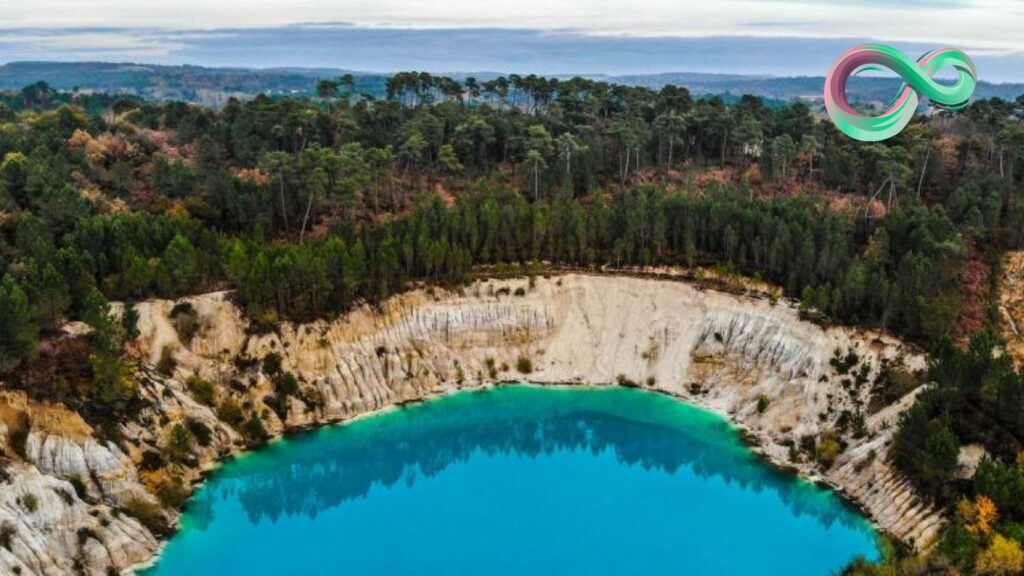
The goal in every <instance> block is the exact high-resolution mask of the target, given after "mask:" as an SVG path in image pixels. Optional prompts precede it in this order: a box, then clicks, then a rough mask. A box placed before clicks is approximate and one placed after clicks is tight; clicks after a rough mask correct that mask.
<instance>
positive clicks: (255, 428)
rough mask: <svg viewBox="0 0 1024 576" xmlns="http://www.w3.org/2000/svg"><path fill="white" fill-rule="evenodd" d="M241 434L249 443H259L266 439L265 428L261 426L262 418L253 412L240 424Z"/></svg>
mask: <svg viewBox="0 0 1024 576" xmlns="http://www.w3.org/2000/svg"><path fill="white" fill-rule="evenodd" d="M242 436H245V439H246V441H248V442H249V444H250V445H259V444H262V443H264V442H266V441H267V429H266V428H264V427H263V418H261V417H260V415H259V414H253V415H252V417H251V418H249V419H248V420H246V421H245V425H243V426H242Z"/></svg>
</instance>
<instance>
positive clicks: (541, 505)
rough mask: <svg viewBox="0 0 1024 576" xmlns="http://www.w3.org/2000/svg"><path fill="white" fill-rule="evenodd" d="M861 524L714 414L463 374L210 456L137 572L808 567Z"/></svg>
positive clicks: (851, 550)
mask: <svg viewBox="0 0 1024 576" xmlns="http://www.w3.org/2000/svg"><path fill="white" fill-rule="evenodd" d="M858 555H862V556H865V557H867V558H869V559H876V558H877V556H878V549H877V547H876V534H875V532H874V531H873V530H872V528H871V527H870V525H869V524H868V522H867V521H866V520H865V519H864V518H863V517H861V516H859V515H858V514H856V513H855V512H853V511H851V510H850V509H849V508H847V507H846V506H844V505H843V503H842V502H840V500H839V499H838V498H837V497H836V496H835V495H834V494H832V493H831V492H829V491H827V490H824V489H821V488H819V487H817V486H814V485H813V484H810V483H808V482H805V481H801V480H798V479H795V478H792V477H790V476H786V475H783V474H779V473H777V472H775V471H773V470H772V469H770V468H769V467H767V466H765V465H764V464H763V463H762V462H761V461H759V460H758V459H757V458H756V457H755V456H754V455H753V454H752V453H751V452H750V450H748V449H747V448H746V447H745V446H744V445H743V444H742V443H741V442H740V440H739V436H738V433H737V431H736V430H735V429H734V428H733V427H731V426H730V425H729V424H728V423H727V422H725V421H724V420H723V419H721V418H720V417H718V416H716V415H714V414H711V413H709V412H706V411H703V410H700V409H698V408H694V407H692V406H688V405H686V404H683V403H680V402H677V401H675V400H673V399H670V398H667V397H664V396H661V395H658V394H654V393H650V392H643V391H640V390H631V389H563V388H557V389H550V388H549V389H541V388H534V387H527V386H507V387H501V388H497V389H493V390H487V391H479V392H463V393H459V394H455V395H452V396H448V397H445V398H443V399H439V400H434V401H430V402H427V403H424V404H420V405H415V406H410V407H406V408H402V409H399V410H395V411H390V412H387V413H384V414H381V415H379V416H374V417H372V418H367V419H364V420H359V421H356V422H353V423H350V424H346V425H343V426H334V427H329V428H322V429H320V430H317V431H313V432H309V433H304V434H301V435H298V436H294V437H290V438H287V439H284V440H281V441H278V442H274V443H272V444H271V445H270V446H268V447H266V448H263V449H261V450H258V451H256V452H253V453H250V454H247V455H244V456H242V457H240V458H238V459H235V460H233V461H231V462H228V463H227V464H225V465H224V466H223V467H222V468H220V469H219V470H218V471H217V472H216V473H214V474H213V475H212V476H211V478H210V479H209V481H208V482H207V483H206V484H205V485H204V486H203V487H202V488H201V489H200V490H199V491H198V492H197V493H196V495H195V497H194V498H193V499H192V501H191V502H190V503H189V505H188V508H187V510H186V513H185V514H184V516H183V518H182V522H181V529H180V531H179V532H178V533H177V534H176V535H175V536H174V537H173V538H172V539H171V541H170V542H169V543H168V545H167V548H166V549H165V551H164V552H163V554H162V555H161V557H160V560H159V562H158V563H157V564H156V565H155V566H153V567H152V568H150V569H148V570H146V571H144V572H143V574H145V575H146V576H171V575H175V576H177V575H188V576H198V575H200V574H218V575H229V574H239V575H241V574H245V575H249V576H256V575H264V574H274V575H277V574H282V575H284V574H287V575H313V574H317V575H319V574H331V575H335V574H337V575H343V574H374V575H379V574H396V575H410V574H439V575H440V574H444V575H461V574H487V575H497V576H503V575H516V576H521V575H528V574H529V575H533V574H552V575H554V574H557V575H567V574H646V575H656V574H673V575H679V574H785V575H800V574H815V575H824V574H830V573H833V572H835V571H836V570H838V569H840V568H842V567H843V566H844V565H845V564H846V563H848V562H849V561H850V560H851V559H853V558H854V557H856V556H858Z"/></svg>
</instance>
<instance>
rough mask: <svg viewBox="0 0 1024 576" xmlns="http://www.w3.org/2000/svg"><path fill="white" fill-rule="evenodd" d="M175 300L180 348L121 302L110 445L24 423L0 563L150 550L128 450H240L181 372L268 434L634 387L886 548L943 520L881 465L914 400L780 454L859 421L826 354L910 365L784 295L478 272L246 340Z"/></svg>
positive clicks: (233, 324)
mask: <svg viewBox="0 0 1024 576" xmlns="http://www.w3.org/2000/svg"><path fill="white" fill-rule="evenodd" d="M187 301H188V302H190V303H191V304H192V305H193V307H194V309H195V311H196V313H197V317H198V319H199V323H200V325H201V328H200V330H199V332H198V333H197V335H196V336H194V337H193V338H192V339H191V341H189V342H183V338H182V337H181V335H179V334H178V333H177V332H176V330H175V329H174V323H173V322H172V320H171V319H170V317H169V315H170V312H171V309H172V308H173V306H174V304H175V303H174V302H168V301H151V302H146V303H142V304H140V305H138V306H137V309H138V311H139V313H140V321H139V328H140V331H141V334H142V335H141V337H140V339H139V342H138V348H137V349H138V354H139V356H140V358H141V364H142V369H141V370H140V372H139V373H138V375H137V379H138V382H139V389H140V393H141V394H142V395H143V396H144V397H145V399H146V400H148V401H149V403H150V406H149V407H148V408H146V409H144V410H143V411H142V413H141V414H140V415H139V417H138V418H137V419H136V420H134V421H132V422H126V423H124V425H123V426H122V428H123V432H124V435H125V439H126V440H125V441H124V442H122V443H121V444H122V445H121V447H118V446H114V445H113V444H104V443H101V442H98V441H97V440H95V439H94V437H93V435H91V434H90V431H89V429H88V425H87V424H85V423H84V422H80V421H75V420H74V419H75V418H76V416H75V415H72V414H70V413H67V414H64V415H63V417H62V418H58V419H57V420H58V421H60V420H62V419H63V420H66V421H67V422H73V424H74V426H71V427H70V428H68V426H64V425H60V426H59V425H56V423H55V422H53V421H52V419H51V421H50V423H49V424H48V425H47V424H46V423H45V421H44V420H41V419H38V418H34V419H31V422H32V430H31V432H30V433H29V436H28V439H27V442H26V450H25V453H26V459H27V462H13V463H11V464H10V465H9V466H8V472H9V473H10V474H11V475H12V480H10V482H12V483H13V484H11V485H12V486H14V487H15V488H16V490H15V489H5V490H3V491H0V524H2V523H4V522H11V523H14V524H15V525H16V529H17V531H16V533H15V534H14V536H13V539H12V543H11V547H10V550H5V549H2V548H0V571H3V570H7V571H11V570H13V568H14V567H15V566H20V567H21V568H22V573H23V574H63V573H66V572H67V571H68V570H69V569H70V568H71V567H72V566H73V565H74V564H75V562H78V563H79V565H81V566H84V567H85V568H86V570H87V571H89V572H92V573H97V574H101V573H104V571H105V570H106V569H107V567H108V566H114V567H116V568H123V567H125V566H127V565H129V564H133V563H137V562H143V561H145V560H147V559H148V558H150V557H151V556H152V555H153V554H154V553H155V551H156V550H157V545H158V543H157V539H156V538H154V537H153V536H152V534H150V533H149V532H148V531H147V530H146V529H145V528H144V527H142V526H141V525H140V524H139V523H138V522H137V521H136V520H134V519H133V518H131V517H130V516H128V515H124V514H121V515H115V514H114V513H113V508H114V507H115V506H118V505H121V504H123V503H124V502H126V501H128V500H130V499H149V501H155V500H154V499H153V497H152V496H151V495H150V494H149V492H147V490H146V489H145V484H146V478H145V474H143V473H141V472H140V471H139V470H138V468H139V463H140V462H141V461H142V458H143V455H144V453H145V452H146V451H150V450H159V448H160V447H161V446H162V445H163V443H164V442H165V439H166V437H167V432H168V430H169V428H170V426H172V425H173V424H174V423H176V422H180V421H182V420H183V419H184V418H185V417H188V418H191V419H195V420H198V421H201V422H203V423H205V424H207V425H208V427H209V428H210V429H211V430H212V431H213V438H212V441H211V443H210V445H209V446H208V447H205V448H198V453H197V456H198V457H197V461H196V463H195V466H193V467H192V468H190V469H188V470H186V474H187V476H188V479H189V480H197V479H198V478H199V476H200V473H201V471H202V470H204V469H208V468H210V467H211V466H213V465H214V464H215V462H216V461H218V460H219V459H221V458H223V457H225V456H227V455H229V454H231V453H233V452H237V451H239V450H241V449H243V448H244V445H243V443H242V441H241V436H240V435H239V433H238V432H237V431H236V430H235V429H233V428H232V427H231V426H229V425H228V424H226V423H224V422H221V421H220V420H219V419H218V418H217V416H216V413H215V411H214V410H213V409H212V408H210V407H208V406H205V405H203V404H200V403H198V402H196V401H195V400H194V399H193V398H192V396H191V395H190V394H189V392H188V390H187V386H186V381H187V379H188V378H189V377H191V376H200V377H202V378H204V379H207V380H210V381H212V382H214V383H215V384H216V395H217V398H218V400H219V401H223V400H224V399H226V398H229V397H230V398H231V399H232V400H234V401H236V402H238V403H239V404H240V405H242V406H246V407H249V408H251V409H256V410H260V411H262V412H263V413H264V414H265V419H264V421H265V425H266V427H267V429H268V430H269V431H270V432H271V433H272V434H278V433H281V432H283V431H285V430H288V429H296V428H301V427H307V426H313V425H317V424H323V423H328V422H336V421H341V420H345V419H348V418H352V417H355V416H359V415H364V414H367V413H370V412H372V411H374V410H379V409H382V408H385V407H388V406H392V405H396V404H401V403H405V402H410V401H417V400H422V399H425V398H428V397H430V396H432V395H436V394H441V393H445V392H449V391H453V390H456V389H459V388H469V387H477V386H486V385H491V384H494V383H495V382H499V381H506V380H521V381H529V382H535V383H540V384H545V383H551V384H563V383H578V384H581V385H583V384H587V385H600V384H616V383H618V384H627V385H636V386H640V387H645V388H650V389H655V390H658V391H661V392H664V393H667V394H671V395H673V396H676V397H679V398H681V399H683V400H685V401H687V402H692V403H694V404H697V405H700V406H703V407H706V408H710V409H712V410H715V411H717V412H719V413H721V414H723V415H724V416H726V417H727V418H729V419H730V420H731V421H733V422H734V423H736V424H738V425H740V426H742V427H743V428H745V429H746V431H747V432H748V433H749V436H750V437H751V439H752V440H753V441H754V442H755V443H756V444H757V450H759V451H761V452H762V453H763V454H764V455H765V456H766V457H767V458H768V459H770V460H771V461H773V462H775V463H777V464H780V465H784V466H787V467H792V468H795V469H796V470H798V471H799V472H800V473H801V474H803V475H805V476H807V477H810V478H815V479H818V480H820V481H823V482H826V483H828V484H830V485H832V486H834V487H835V488H836V489H837V490H840V491H841V492H842V493H844V494H845V495H846V496H847V497H849V498H850V499H851V500H853V501H854V502H856V503H857V504H858V505H859V506H861V507H862V508H863V509H864V510H865V512H866V513H867V514H869V515H870V516H871V518H872V519H873V520H874V521H875V523H876V524H877V526H878V527H879V528H880V529H882V530H885V531H888V532H891V533H892V534H894V535H895V536H897V537H899V538H901V539H904V540H907V541H910V542H914V543H917V544H919V545H923V544H926V543H927V542H928V541H929V540H930V538H931V537H932V536H933V535H934V534H935V532H936V531H937V530H938V528H939V526H940V524H941V522H942V520H941V517H940V515H939V513H938V512H937V511H936V510H934V509H932V508H931V507H930V506H928V505H926V504H925V503H924V502H922V501H921V500H920V499H919V498H918V497H917V496H915V495H914V494H913V493H912V491H911V489H910V487H909V485H908V484H907V483H906V482H905V481H904V480H902V479H901V478H899V476H898V475H897V474H896V473H895V472H894V471H893V470H892V469H891V467H890V465H889V463H888V460H887V458H886V454H887V451H888V445H889V443H890V441H891V437H892V433H893V431H894V425H895V424H896V422H897V420H898V417H899V414H900V412H901V411H902V410H904V409H906V408H907V407H908V406H909V405H910V403H911V402H912V400H913V395H914V392H912V393H911V394H909V395H908V396H906V397H904V398H903V399H901V400H900V401H898V402H896V403H895V404H893V405H890V406H887V407H884V408H882V409H881V410H879V411H877V412H874V413H871V414H869V415H867V417H866V420H865V424H866V434H865V435H864V436H863V437H860V438H854V437H853V436H852V435H846V436H844V437H843V442H844V443H845V444H846V446H845V448H844V449H843V450H842V451H841V452H840V453H839V455H838V457H836V458H835V461H834V463H833V464H832V465H831V466H829V467H828V468H825V467H823V466H822V465H821V464H819V463H817V462H815V461H814V460H813V459H811V458H806V457H800V456H799V451H798V450H796V448H795V447H796V446H799V444H800V442H801V439H802V438H805V437H817V436H820V435H821V434H822V433H823V432H824V431H826V430H832V429H834V428H835V426H836V423H837V421H838V420H839V419H840V417H841V416H842V414H843V412H844V411H848V412H859V411H863V410H864V407H866V406H867V405H868V403H869V400H870V394H871V386H870V384H864V383H861V384H859V385H857V384H855V383H854V382H853V377H852V376H850V375H848V374H841V373H840V372H839V370H838V369H837V368H836V367H835V366H833V363H832V362H831V360H832V359H833V357H834V354H835V352H836V350H839V351H840V353H841V354H842V355H844V356H845V355H846V354H847V353H848V352H850V351H854V352H856V355H857V357H858V359H859V365H858V368H859V369H861V370H864V371H865V372H864V374H865V377H866V378H867V379H868V381H870V380H872V379H873V376H874V374H875V373H876V372H877V370H878V369H879V366H880V363H881V362H882V360H883V359H889V361H893V362H902V363H907V364H909V365H910V366H911V367H920V366H921V364H922V362H923V360H922V359H921V358H920V357H919V356H917V355H915V354H913V353H912V352H911V351H909V350H907V349H905V348H904V347H903V346H902V345H901V344H900V343H899V342H897V341H895V340H891V339H887V338H879V337H877V335H874V334H868V333H861V332H856V331H853V330H849V329H841V328H831V329H823V328H821V327H819V326H816V325H814V324H811V323H807V322H803V321H801V320H800V319H799V318H798V314H797V312H796V311H795V310H794V309H793V308H792V307H790V306H788V305H786V304H783V303H779V304H773V303H772V302H770V301H769V300H767V299H759V298H747V297H741V296H732V295H726V294H721V293H717V292H712V291H700V290H697V289H695V288H693V287H691V286H689V285H687V284H684V283H681V282H674V281H666V280H652V279H639V278H629V277H612V276H586V275H565V276H555V277H552V278H548V279H542V278H538V279H537V280H536V285H535V286H531V285H530V282H529V281H528V280H527V279H526V278H522V279H513V280H492V281H482V282H478V283H475V284H472V285H470V286H468V287H467V288H466V289H464V290H463V291H461V292H460V293H450V292H445V291H441V290H432V291H424V290H417V291H413V292H410V293H407V294H405V295H402V296H398V297H395V298H393V299H391V300H390V301H388V302H387V303H386V305H385V306H384V307H383V309H381V310H377V311H375V310H371V309H369V308H362V309H359V310H356V311H354V312H352V313H350V314H348V315H346V316H343V317H341V318H339V319H337V320H334V321H330V322H326V321H321V322H315V323H310V324H303V325H290V324H286V325H282V326H281V327H280V329H279V330H278V331H277V332H276V333H269V334H262V335H252V334H248V333H247V332H248V326H247V323H246V321H245V320H244V319H243V316H242V314H241V312H240V311H239V310H238V308H237V307H236V306H235V305H234V304H232V303H231V302H230V300H229V298H228V297H227V295H226V294H223V293H215V294H208V295H203V296H198V297H195V298H190V299H187ZM270 353H277V354H279V355H280V356H281V358H282V367H283V369H284V370H287V371H290V372H292V373H294V374H295V375H296V376H298V378H299V381H300V392H299V393H298V394H297V395H294V396H291V397H290V398H289V402H288V408H287V412H286V413H284V414H285V416H284V418H283V419H282V418H280V417H278V415H277V414H275V413H274V411H273V410H265V409H264V408H265V406H264V399H265V398H266V397H268V396H270V395H272V394H273V385H272V383H271V381H270V380H269V379H268V377H267V376H266V375H265V374H263V373H262V372H261V371H260V370H259V369H258V368H254V367H252V364H253V361H258V360H259V359H262V358H264V357H266V356H267V355H268V354H270ZM162 357H164V358H166V357H170V358H173V359H174V360H175V362H173V365H174V368H173V372H172V374H171V375H167V374H161V373H158V372H157V371H156V370H155V369H154V367H155V366H156V364H157V363H158V362H159V361H160V360H161V358H162ZM521 359H523V360H525V359H528V360H529V364H532V371H530V372H529V373H522V372H520V371H519V370H518V368H524V367H525V364H526V363H525V362H524V361H521ZM246 360H250V362H249V363H247V362H246ZM255 363H256V364H258V362H255ZM165 364H166V363H165ZM166 368H167V367H166V366H165V370H166ZM19 403H20V404H19ZM29 404H30V403H26V401H25V400H24V397H23V395H19V394H16V393H8V394H7V395H6V396H3V397H0V416H3V414H4V413H5V412H4V411H5V410H6V413H7V414H8V415H11V414H14V415H15V416H16V415H17V413H18V410H19V408H18V407H17V406H21V408H20V410H23V411H28V410H39V409H42V408H41V407H31V406H29ZM55 409H58V410H59V408H55ZM65 412H66V411H65ZM847 415H848V414H847ZM10 417H12V418H13V417H14V416H10ZM37 420H38V421H39V422H40V424H36V422H37ZM3 422H4V420H3V418H2V417H0V426H3ZM65 424H66V423H65ZM68 430H72V432H69V431H68ZM3 432H4V429H3V428H0V442H2V441H3V440H4V438H5V436H4V435H3ZM72 482H75V483H77V486H74V485H73V484H72ZM83 490H84V491H85V494H84V495H81V494H79V493H78V492H81V491H83ZM24 492H33V493H36V492H37V493H39V494H49V495H52V497H51V496H47V497H46V498H45V499H44V500H43V501H42V503H43V505H42V506H41V512H37V513H35V514H32V515H26V514H24V510H23V509H22V507H20V506H19V504H18V495H19V494H21V493H24ZM83 527H85V528H88V530H87V531H83V530H82V528H83Z"/></svg>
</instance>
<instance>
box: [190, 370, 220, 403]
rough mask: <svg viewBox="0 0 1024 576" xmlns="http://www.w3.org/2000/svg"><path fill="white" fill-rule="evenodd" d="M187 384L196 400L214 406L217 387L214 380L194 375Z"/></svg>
mask: <svg viewBox="0 0 1024 576" xmlns="http://www.w3.org/2000/svg"><path fill="white" fill-rule="evenodd" d="M185 384H186V386H188V392H189V394H191V395H192V398H193V399H195V401H196V402H199V403H200V404H205V405H206V406H213V405H214V404H215V403H216V387H215V386H214V385H213V382H210V381H209V380H206V379H204V378H200V377H199V376H192V377H191V378H189V379H188V381H187V382H186V383H185Z"/></svg>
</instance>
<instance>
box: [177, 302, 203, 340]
mask: <svg viewBox="0 0 1024 576" xmlns="http://www.w3.org/2000/svg"><path fill="white" fill-rule="evenodd" d="M171 324H172V325H173V326H174V329H175V330H176V331H177V332H178V337H179V338H180V340H181V341H182V342H184V343H185V344H186V345H188V344H191V343H192V340H193V339H194V338H195V337H196V335H197V334H199V331H200V329H201V328H202V324H201V323H200V321H199V314H198V313H197V312H196V310H195V308H193V307H192V305H191V304H189V303H188V302H182V303H181V304H177V305H176V306H175V307H174V308H172V309H171Z"/></svg>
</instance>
